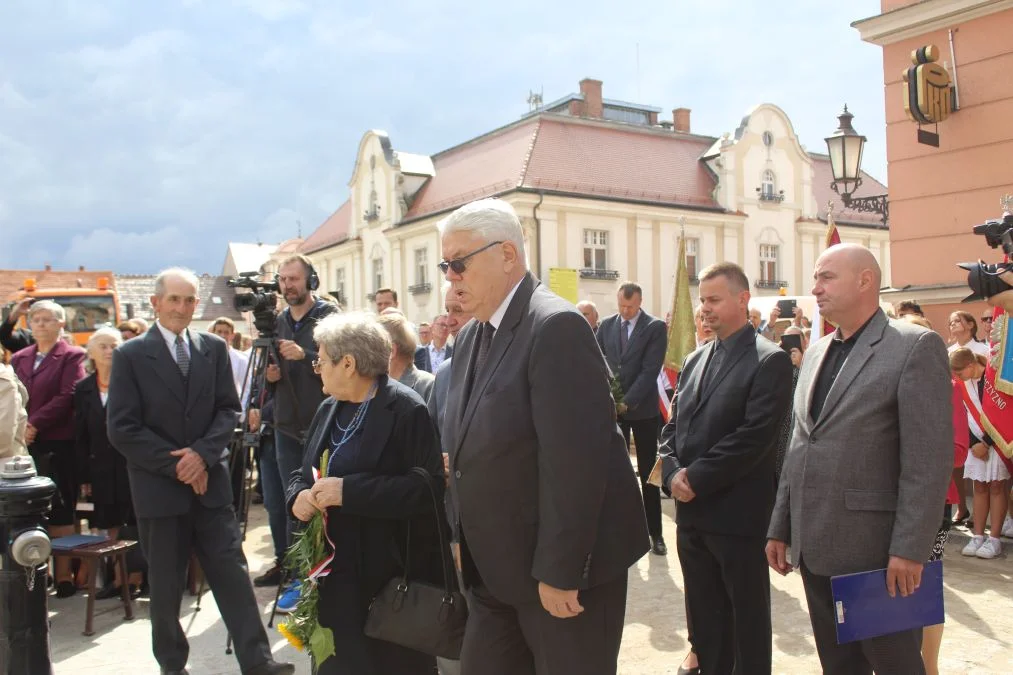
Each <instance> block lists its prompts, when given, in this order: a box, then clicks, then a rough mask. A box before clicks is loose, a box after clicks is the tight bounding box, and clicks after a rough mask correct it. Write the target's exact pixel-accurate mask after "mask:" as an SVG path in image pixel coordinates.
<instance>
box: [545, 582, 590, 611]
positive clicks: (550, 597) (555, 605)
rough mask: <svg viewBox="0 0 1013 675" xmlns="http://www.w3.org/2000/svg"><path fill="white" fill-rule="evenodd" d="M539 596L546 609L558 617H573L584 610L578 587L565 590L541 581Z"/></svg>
mask: <svg viewBox="0 0 1013 675" xmlns="http://www.w3.org/2000/svg"><path fill="white" fill-rule="evenodd" d="M538 597H539V598H540V599H541V601H542V607H544V608H545V611H546V612H548V613H549V614H551V615H552V616H554V617H556V618H557V619H571V618H573V617H575V616H577V615H578V614H580V613H581V612H583V611H584V608H583V607H582V606H581V604H580V600H579V599H578V598H577V589H573V590H572V591H563V590H560V589H558V588H553V587H552V586H550V585H548V584H546V583H543V582H541V581H539V582H538Z"/></svg>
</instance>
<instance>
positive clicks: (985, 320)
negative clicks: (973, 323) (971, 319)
mask: <svg viewBox="0 0 1013 675" xmlns="http://www.w3.org/2000/svg"><path fill="white" fill-rule="evenodd" d="M981 320H982V321H983V322H984V323H992V315H991V314H989V315H988V316H983V317H981Z"/></svg>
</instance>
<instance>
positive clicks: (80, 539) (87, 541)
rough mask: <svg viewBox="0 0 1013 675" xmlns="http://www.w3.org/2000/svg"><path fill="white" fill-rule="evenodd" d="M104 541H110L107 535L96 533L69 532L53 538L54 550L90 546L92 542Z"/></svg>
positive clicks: (70, 549) (71, 549)
mask: <svg viewBox="0 0 1013 675" xmlns="http://www.w3.org/2000/svg"><path fill="white" fill-rule="evenodd" d="M104 541H110V539H109V537H103V536H102V535H98V534H70V535H67V536H66V537H60V538H59V539H54V540H53V550H54V551H73V550H74V549H75V548H81V547H82V546H91V545H92V544H100V543H102V542H104Z"/></svg>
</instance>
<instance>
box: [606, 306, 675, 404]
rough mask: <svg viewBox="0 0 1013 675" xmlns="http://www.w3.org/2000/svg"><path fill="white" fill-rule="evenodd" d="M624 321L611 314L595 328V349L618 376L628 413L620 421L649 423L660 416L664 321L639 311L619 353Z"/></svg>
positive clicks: (665, 341) (666, 342) (666, 335)
mask: <svg viewBox="0 0 1013 675" xmlns="http://www.w3.org/2000/svg"><path fill="white" fill-rule="evenodd" d="M622 325H623V319H622V317H621V316H619V315H618V314H613V315H612V316H610V317H607V318H606V319H604V320H603V321H602V322H601V324H600V325H599V326H598V333H597V336H596V337H597V339H598V346H599V347H601V352H602V354H604V355H605V360H606V361H607V362H608V365H609V368H610V369H611V370H612V373H613V374H618V377H619V384H620V386H621V387H622V388H623V403H625V404H626V407H627V411H626V412H625V414H623V419H627V420H648V419H651V418H652V417H659V416H660V415H661V410H660V409H659V407H658V375H659V374H661V367H662V366H663V365H664V363H665V350H666V349H667V348H668V329H667V327H666V326H665V322H664V321H662V320H661V319H656V318H654V317H653V316H651V315H650V314H648V313H647V312H644V311H643V310H641V312H640V318H638V319H637V322H636V323H635V324H634V325H633V334H632V335H630V340H629V342H628V343H627V344H626V351H625V352H624V351H623V350H622V343H621V342H620V331H621V330H622Z"/></svg>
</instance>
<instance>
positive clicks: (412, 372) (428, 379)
mask: <svg viewBox="0 0 1013 675" xmlns="http://www.w3.org/2000/svg"><path fill="white" fill-rule="evenodd" d="M435 379H436V378H435V376H434V375H433V374H432V373H427V372H426V371H424V370H419V369H418V368H416V367H415V364H412V365H410V366H409V367H408V368H407V369H406V370H405V371H404V372H403V373H401V378H400V379H399V380H398V382H400V383H401V384H403V385H404V386H406V387H408V388H409V389H412V390H414V391H415V393H416V394H418V395H419V396H421V397H422V400H423V401H429V395H430V393H431V392H432V391H433V381H434V380H435Z"/></svg>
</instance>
